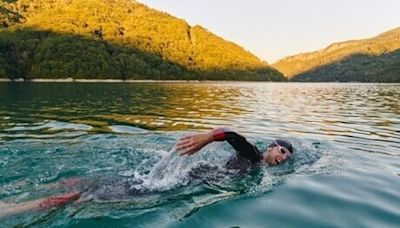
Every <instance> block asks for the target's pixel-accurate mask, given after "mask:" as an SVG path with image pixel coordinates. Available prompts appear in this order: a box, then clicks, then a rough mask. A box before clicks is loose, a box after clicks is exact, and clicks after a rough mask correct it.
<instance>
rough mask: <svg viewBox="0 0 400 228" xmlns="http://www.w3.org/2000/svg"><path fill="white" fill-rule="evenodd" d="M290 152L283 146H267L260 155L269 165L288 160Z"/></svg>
mask: <svg viewBox="0 0 400 228" xmlns="http://www.w3.org/2000/svg"><path fill="white" fill-rule="evenodd" d="M291 155H292V154H291V153H290V152H289V150H288V149H287V148H285V147H283V146H274V147H269V148H268V149H267V151H265V153H264V154H263V155H262V160H263V161H264V162H266V163H268V164H269V165H279V164H281V163H283V162H284V161H286V160H288V159H289V158H290V156H291Z"/></svg>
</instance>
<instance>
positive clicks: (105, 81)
mask: <svg viewBox="0 0 400 228" xmlns="http://www.w3.org/2000/svg"><path fill="white" fill-rule="evenodd" d="M0 82H16V83H29V82H34V83H51V82H60V83H99V82H100V83H233V82H234V83H254V82H259V83H298V84H309V83H334V84H352V83H354V84H356V83H357V84H358V83H360V84H392V85H393V84H400V82H356V81H354V82H338V81H336V82H291V81H284V82H277V81H232V80H226V81H225V80H154V79H147V80H122V79H72V78H66V79H48V78H43V79H42V78H37V79H30V80H24V79H23V78H18V79H15V80H11V79H8V78H0Z"/></svg>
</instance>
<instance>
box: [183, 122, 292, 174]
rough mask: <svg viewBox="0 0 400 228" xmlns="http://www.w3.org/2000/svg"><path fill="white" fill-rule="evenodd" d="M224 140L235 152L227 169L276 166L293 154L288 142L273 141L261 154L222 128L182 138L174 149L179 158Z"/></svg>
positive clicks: (237, 136)
mask: <svg viewBox="0 0 400 228" xmlns="http://www.w3.org/2000/svg"><path fill="white" fill-rule="evenodd" d="M224 140H226V141H227V142H228V143H229V144H230V145H231V146H232V147H233V148H234V149H235V150H236V152H237V153H236V155H235V156H233V157H231V158H230V159H229V161H228V162H227V163H226V165H225V166H226V168H228V169H238V170H245V169H248V168H251V167H252V166H254V165H256V164H259V163H261V164H268V165H278V164H280V163H282V162H284V161H286V160H288V159H290V157H291V156H292V153H293V146H292V144H291V143H290V142H289V141H288V140H286V139H275V140H273V141H272V143H271V144H270V145H269V146H268V149H267V150H266V151H265V152H264V153H262V154H261V153H260V151H259V150H258V149H257V147H256V146H254V145H252V144H251V143H249V142H248V141H247V140H246V138H245V137H243V136H241V135H239V134H237V133H236V132H234V131H231V130H227V129H224V128H217V129H214V130H212V131H209V132H207V133H200V134H195V135H192V136H186V137H183V138H181V139H180V140H179V141H178V143H177V145H176V148H177V150H178V151H179V154H180V155H181V156H182V155H191V154H194V153H196V152H198V151H199V150H200V149H201V148H203V147H204V146H206V145H207V144H209V143H211V142H214V141H224Z"/></svg>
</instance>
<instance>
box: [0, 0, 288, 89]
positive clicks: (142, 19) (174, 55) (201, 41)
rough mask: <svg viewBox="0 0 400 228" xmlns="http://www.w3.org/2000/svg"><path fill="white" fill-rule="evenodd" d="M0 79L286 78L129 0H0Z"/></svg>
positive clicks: (226, 44)
mask: <svg viewBox="0 0 400 228" xmlns="http://www.w3.org/2000/svg"><path fill="white" fill-rule="evenodd" d="M0 13H1V15H0V77H7V78H11V79H13V78H20V77H22V78H25V79H32V78H51V79H53V78H54V79H55V78H70V77H71V78H88V79H198V80H205V79H207V80H273V81H283V80H285V78H284V77H283V75H282V74H281V73H280V72H279V71H277V70H276V69H274V68H272V67H271V66H269V65H268V64H267V63H265V62H262V61H261V60H260V59H258V58H257V57H256V56H254V55H252V54H251V53H250V52H248V51H246V50H244V49H243V48H242V47H240V46H238V45H236V44H234V43H232V42H229V41H226V40H224V39H222V38H220V37H218V36H216V35H214V34H212V33H211V32H209V31H207V30H206V29H204V28H202V27H201V26H193V27H192V26H190V25H188V24H187V23H186V22H185V21H184V20H181V19H178V18H175V17H173V16H171V15H169V14H166V13H163V12H159V11H157V10H154V9H150V8H148V7H147V6H145V5H143V4H141V3H138V2H135V1H130V0H8V1H1V2H0Z"/></svg>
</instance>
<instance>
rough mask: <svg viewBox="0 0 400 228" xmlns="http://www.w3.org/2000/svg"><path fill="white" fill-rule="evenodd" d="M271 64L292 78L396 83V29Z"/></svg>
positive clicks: (399, 31) (399, 51)
mask: <svg viewBox="0 0 400 228" xmlns="http://www.w3.org/2000/svg"><path fill="white" fill-rule="evenodd" d="M273 66H274V67H276V68H277V69H278V70H280V71H281V72H283V73H284V74H285V76H287V77H289V78H290V80H292V81H343V82H348V81H361V82H400V28H396V29H393V30H390V31H388V32H385V33H382V34H380V35H378V36H376V37H373V38H370V39H363V40H352V41H347V42H342V43H335V44H332V45H330V46H329V47H327V48H325V49H322V50H319V51H316V52H310V53H305V54H300V55H295V56H291V57H286V58H284V59H282V60H279V61H278V62H277V63H275V64H274V65H273Z"/></svg>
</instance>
